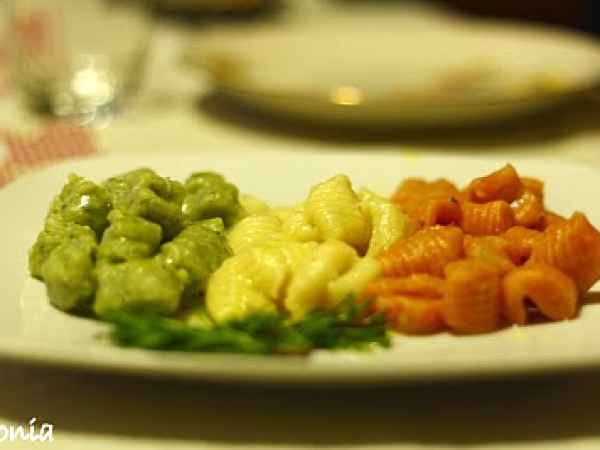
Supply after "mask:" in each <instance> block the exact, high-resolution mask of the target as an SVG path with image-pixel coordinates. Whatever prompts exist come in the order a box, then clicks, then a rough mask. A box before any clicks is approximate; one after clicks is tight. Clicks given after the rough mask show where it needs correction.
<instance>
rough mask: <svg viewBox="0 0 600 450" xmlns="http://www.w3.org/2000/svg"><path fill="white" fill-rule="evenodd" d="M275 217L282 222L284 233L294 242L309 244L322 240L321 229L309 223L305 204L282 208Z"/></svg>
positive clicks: (276, 212)
mask: <svg viewBox="0 0 600 450" xmlns="http://www.w3.org/2000/svg"><path fill="white" fill-rule="evenodd" d="M275 215H277V217H279V219H280V220H281V222H282V231H283V232H284V233H285V234H286V236H289V238H290V239H291V240H293V241H298V242H308V241H318V240H320V239H321V236H320V233H319V229H318V228H317V227H315V226H314V225H311V224H310V223H308V220H307V219H306V210H305V205H304V203H300V204H298V205H296V206H294V207H293V208H280V209H278V210H276V211H275Z"/></svg>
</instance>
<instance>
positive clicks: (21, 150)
mask: <svg viewBox="0 0 600 450" xmlns="http://www.w3.org/2000/svg"><path fill="white" fill-rule="evenodd" d="M97 151H98V150H97V149H96V146H95V145H94V142H93V140H92V138H91V136H90V134H89V131H88V130H86V129H85V128H82V127H80V126H77V125H71V124H67V123H55V124H52V125H49V126H48V127H46V128H45V129H43V130H42V131H41V133H39V134H38V135H37V136H25V135H21V134H19V133H14V132H11V131H6V130H0V187H2V186H4V185H6V184H7V183H10V182H11V181H13V180H14V179H15V178H17V177H18V176H19V175H22V174H24V173H27V172H30V171H32V170H35V169H37V168H40V167H44V166H47V165H49V164H52V163H53V162H56V161H60V160H64V159H67V158H72V157H79V156H87V155H92V154H94V153H96V152H97Z"/></svg>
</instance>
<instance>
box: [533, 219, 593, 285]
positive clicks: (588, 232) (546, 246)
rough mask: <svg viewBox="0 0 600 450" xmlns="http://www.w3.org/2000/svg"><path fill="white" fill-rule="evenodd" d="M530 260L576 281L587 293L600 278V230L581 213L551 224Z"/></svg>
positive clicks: (534, 249)
mask: <svg viewBox="0 0 600 450" xmlns="http://www.w3.org/2000/svg"><path fill="white" fill-rule="evenodd" d="M530 260H531V262H536V263H546V264H550V265H551V266H554V267H556V268H557V269H559V270H561V271H562V272H564V273H565V274H566V275H568V276H570V277H571V278H573V280H575V283H576V284H577V287H578V289H579V292H580V293H581V294H584V293H585V292H587V290H588V289H589V288H590V287H592V285H593V284H594V283H595V282H596V281H598V279H600V232H598V230H597V229H596V228H594V226H593V225H592V224H590V222H589V221H588V220H587V218H586V217H585V215H583V214H582V213H575V214H573V216H572V217H571V218H570V219H569V220H568V221H567V222H565V223H562V224H558V225H551V226H549V227H548V228H547V229H546V231H544V237H543V239H541V241H540V242H538V243H537V244H536V245H535V246H534V247H533V251H532V254H531V259H530Z"/></svg>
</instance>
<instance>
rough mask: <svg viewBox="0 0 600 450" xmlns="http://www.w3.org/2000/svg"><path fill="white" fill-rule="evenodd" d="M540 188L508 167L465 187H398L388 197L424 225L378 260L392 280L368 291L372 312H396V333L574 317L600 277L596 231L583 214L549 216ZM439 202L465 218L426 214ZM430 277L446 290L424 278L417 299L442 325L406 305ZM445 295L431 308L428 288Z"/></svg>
mask: <svg viewBox="0 0 600 450" xmlns="http://www.w3.org/2000/svg"><path fill="white" fill-rule="evenodd" d="M543 187H544V186H543V182H542V181H541V180H537V179H534V178H526V177H521V176H520V175H519V174H518V173H517V171H516V170H515V168H514V167H512V166H511V165H506V166H505V167H503V168H501V169H500V170H497V171H495V172H493V173H491V174H489V175H486V176H484V177H481V178H477V179H475V180H473V181H472V182H471V183H470V184H469V185H468V186H467V187H466V188H465V189H462V190H461V189H458V187H456V186H454V185H452V184H451V183H450V182H448V181H447V180H437V181H434V182H427V181H425V180H419V179H410V180H408V181H405V182H404V183H402V184H401V185H400V186H399V187H398V189H397V191H396V192H395V193H394V194H393V196H392V200H393V201H394V202H395V203H396V204H398V205H399V206H400V207H401V208H403V209H404V211H406V213H407V214H408V215H409V216H410V217H411V218H412V219H413V220H414V221H416V222H417V224H418V226H419V227H420V229H419V231H417V232H416V233H415V234H414V235H412V236H410V237H408V238H407V239H405V240H400V241H398V242H397V243H395V244H394V245H393V246H392V247H391V248H390V249H389V250H387V251H385V252H383V253H382V254H380V256H379V259H380V261H381V262H382V264H383V267H384V276H385V277H386V278H384V280H376V281H375V282H373V283H372V284H371V285H370V286H369V287H368V288H367V290H366V291H365V293H366V295H367V296H370V297H371V298H374V299H375V306H376V310H377V311H381V312H384V313H385V314H386V315H387V316H390V315H392V316H394V319H393V321H392V322H391V324H392V326H394V327H395V328H397V329H398V330H400V331H407V329H409V331H411V332H413V333H429V332H431V331H434V330H437V329H442V328H447V329H450V330H452V331H454V332H457V333H483V332H489V331H494V330H497V329H499V328H500V327H502V326H503V325H504V324H520V325H522V324H525V323H526V322H527V318H528V315H529V313H531V312H533V311H535V312H536V313H537V314H540V315H542V316H544V317H546V318H547V319H550V320H564V319H572V318H574V317H575V316H576V315H577V312H578V309H579V308H578V306H579V305H580V303H581V301H582V299H583V298H584V296H585V294H586V292H587V291H588V290H589V289H590V288H591V287H592V285H593V284H594V283H595V282H596V281H598V279H600V232H598V230H597V229H596V228H594V226H593V225H592V224H590V222H589V221H588V219H587V218H586V216H585V215H584V214H582V213H580V212H576V213H574V214H573V215H572V216H571V217H570V218H565V217H562V216H560V215H558V214H556V213H553V212H551V211H548V210H547V209H546V208H545V205H544V198H543ZM435 202H438V203H439V202H453V203H455V204H456V205H457V206H458V209H459V210H460V214H457V215H456V216H455V218H454V220H449V216H447V215H441V216H440V215H438V216H435V215H434V216H431V215H424V214H423V211H426V210H427V208H428V206H429V205H431V204H432V203H435ZM432 217H433V219H434V220H433V221H432V220H431V218H432ZM451 233H452V234H451ZM425 275H430V276H435V277H443V288H441V289H440V288H438V287H437V286H438V285H439V281H438V280H436V279H435V278H429V279H427V278H423V279H422V281H421V285H419V289H420V290H421V293H419V294H415V293H411V297H410V298H411V301H418V300H419V299H420V300H421V302H422V305H423V308H425V307H426V308H427V311H428V314H429V315H428V317H433V315H434V313H433V311H432V310H433V309H434V308H439V312H440V313H441V316H442V317H443V321H440V322H434V321H432V320H429V321H427V320H420V319H421V317H416V314H414V309H415V308H407V307H406V303H407V302H406V299H405V294H406V293H405V292H403V290H406V287H405V286H409V285H411V283H414V281H413V279H412V278H410V277H415V276H425ZM427 284H431V286H430V287H424V286H423V285H427ZM439 291H441V292H442V293H441V295H438V296H437V297H435V298H439V299H441V301H440V302H439V303H432V301H431V298H432V296H431V295H429V294H430V292H439ZM390 311H391V312H390ZM403 315H404V317H402V316H403ZM417 319H419V320H417ZM407 322H408V323H410V324H411V325H410V326H409V327H407V326H406V325H405V323H407ZM433 323H438V327H437V328H435V327H434V326H433V325H432V324H433Z"/></svg>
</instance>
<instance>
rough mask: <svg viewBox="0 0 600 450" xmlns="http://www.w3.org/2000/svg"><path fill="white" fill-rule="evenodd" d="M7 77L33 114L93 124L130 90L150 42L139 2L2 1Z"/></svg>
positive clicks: (120, 103)
mask: <svg viewBox="0 0 600 450" xmlns="http://www.w3.org/2000/svg"><path fill="white" fill-rule="evenodd" d="M8 7H9V8H10V10H9V17H10V28H9V30H10V33H9V35H10V48H11V49H12V55H11V56H12V60H13V80H14V83H15V85H16V86H17V87H18V89H19V90H20V91H21V93H22V95H23V98H24V100H25V101H26V104H27V105H28V106H29V107H31V108H32V109H34V110H35V111H37V112H45V113H50V114H53V115H56V116H60V117H66V118H71V119H75V120H77V121H78V122H80V123H93V122H97V121H102V122H104V121H106V120H107V119H112V118H113V117H114V116H115V115H116V114H117V113H118V112H120V111H121V110H122V109H123V106H124V105H126V104H127V103H128V102H129V101H130V100H131V98H132V96H133V95H134V94H135V93H136V92H137V91H138V89H139V87H140V85H141V81H142V78H143V72H144V67H145V61H146V59H147V53H148V50H149V45H150V32H151V18H150V12H149V10H148V2H145V1H142V0H51V1H48V0H10V1H9V2H8Z"/></svg>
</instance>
